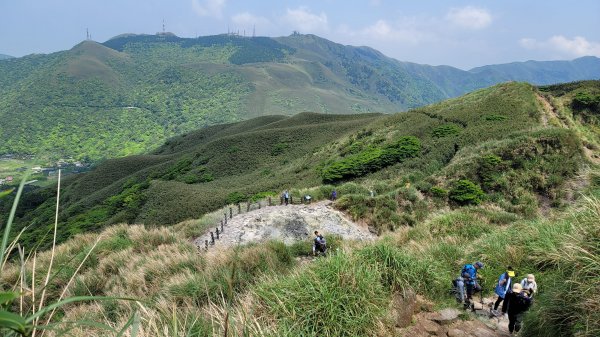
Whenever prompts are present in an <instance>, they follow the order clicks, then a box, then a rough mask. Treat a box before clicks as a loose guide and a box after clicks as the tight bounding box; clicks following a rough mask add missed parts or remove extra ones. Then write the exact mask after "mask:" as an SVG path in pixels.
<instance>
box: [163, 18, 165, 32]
mask: <svg viewBox="0 0 600 337" xmlns="http://www.w3.org/2000/svg"><path fill="white" fill-rule="evenodd" d="M164 33H165V19H163V34H164Z"/></svg>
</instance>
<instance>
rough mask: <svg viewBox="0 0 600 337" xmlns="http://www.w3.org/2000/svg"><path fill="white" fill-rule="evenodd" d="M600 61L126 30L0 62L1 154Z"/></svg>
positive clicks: (392, 107)
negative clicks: (496, 57)
mask: <svg viewBox="0 0 600 337" xmlns="http://www.w3.org/2000/svg"><path fill="white" fill-rule="evenodd" d="M599 64H600V60H598V59H597V58H593V57H592V58H584V59H578V60H575V61H571V62H556V63H553V62H545V63H540V64H539V65H538V63H534V64H531V63H526V64H515V65H511V66H507V65H505V66H502V67H499V68H493V66H491V67H492V68H490V69H494V70H493V71H492V70H489V69H487V68H486V69H475V70H472V71H469V72H466V71H462V70H459V69H456V68H452V67H447V66H439V67H432V66H426V65H419V64H414V63H407V62H399V61H397V60H394V59H391V58H388V57H385V56H384V55H383V54H381V53H379V52H377V51H375V50H373V49H371V48H368V47H352V46H343V45H340V44H336V43H333V42H331V41H328V40H325V39H322V38H319V37H317V36H314V35H292V36H289V37H280V38H266V37H256V38H242V37H235V36H227V35H217V36H206V37H199V38H196V39H192V38H179V37H177V36H174V35H121V36H117V37H115V38H113V39H110V40H108V41H106V42H104V43H103V44H99V43H96V42H92V41H84V42H82V43H80V44H78V45H77V46H75V47H74V48H72V49H71V50H68V51H62V52H57V53H53V54H49V55H29V56H25V57H21V58H15V59H9V60H5V62H2V63H0V74H2V75H0V118H2V120H3V121H5V122H4V123H2V126H0V138H1V139H2V140H3V142H2V144H0V153H34V154H37V155H41V156H47V157H52V158H57V157H69V156H72V157H75V158H79V159H87V160H98V159H101V158H114V157H121V156H125V155H129V154H139V153H143V152H145V151H148V150H150V149H152V148H154V147H156V146H158V145H159V144H160V143H162V142H163V141H164V140H166V139H167V138H169V137H172V136H174V135H177V134H181V133H184V132H187V131H190V130H195V129H197V128H200V127H204V126H208V125H214V124H219V123H227V122H234V121H240V120H245V119H249V118H253V117H258V116H263V115H281V114H283V115H292V114H295V113H298V112H303V111H313V112H320V113H338V114H339V113H361V112H384V113H387V112H397V111H404V110H406V109H409V108H413V107H418V106H423V105H425V104H429V103H433V102H437V101H441V100H442V99H445V98H449V97H455V96H458V95H461V94H464V93H466V92H468V91H471V90H474V89H476V88H482V87H486V86H489V85H492V84H495V83H498V82H502V81H507V80H528V81H531V82H533V83H536V84H547V83H553V82H566V81H573V80H579V79H588V78H597V77H598V74H600V71H599V70H598V69H599ZM507 67H508V69H507ZM523 67H525V68H526V69H528V71H527V72H523V71H521V70H514V69H521V68H523ZM582 67H583V68H584V69H582ZM551 69H558V70H556V71H554V72H552V71H550V70H551ZM521 72H523V73H526V76H525V77H526V78H522V77H519V73H521ZM490 73H492V75H490ZM594 74H596V76H594ZM542 75H543V76H542ZM536 79H540V80H539V81H536Z"/></svg>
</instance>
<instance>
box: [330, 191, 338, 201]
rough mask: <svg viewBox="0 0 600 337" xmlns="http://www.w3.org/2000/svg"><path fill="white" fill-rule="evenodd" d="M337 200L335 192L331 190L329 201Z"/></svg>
mask: <svg viewBox="0 0 600 337" xmlns="http://www.w3.org/2000/svg"><path fill="white" fill-rule="evenodd" d="M336 200H337V191H336V190H333V191H332V192H331V201H336Z"/></svg>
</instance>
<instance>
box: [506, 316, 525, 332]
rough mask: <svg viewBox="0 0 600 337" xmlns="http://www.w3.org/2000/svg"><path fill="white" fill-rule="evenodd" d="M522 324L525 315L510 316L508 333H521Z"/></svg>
mask: <svg viewBox="0 0 600 337" xmlns="http://www.w3.org/2000/svg"><path fill="white" fill-rule="evenodd" d="M521 323H523V313H520V314H517V315H508V331H509V332H510V333H512V332H513V331H514V332H519V330H521Z"/></svg>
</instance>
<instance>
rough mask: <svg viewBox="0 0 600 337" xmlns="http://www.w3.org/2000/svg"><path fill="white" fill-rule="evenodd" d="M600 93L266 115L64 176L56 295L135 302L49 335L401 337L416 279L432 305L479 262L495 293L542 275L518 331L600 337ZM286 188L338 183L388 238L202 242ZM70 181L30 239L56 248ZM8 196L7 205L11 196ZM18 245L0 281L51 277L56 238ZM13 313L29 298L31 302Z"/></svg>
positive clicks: (92, 305) (506, 94) (23, 220)
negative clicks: (232, 208) (320, 250)
mask: <svg viewBox="0 0 600 337" xmlns="http://www.w3.org/2000/svg"><path fill="white" fill-rule="evenodd" d="M599 92H600V82H598V81H590V82H580V83H570V84H562V85H556V86H547V87H539V88H538V87H534V86H532V85H529V84H526V83H505V84H501V85H497V86H494V87H492V88H488V89H482V90H478V91H475V92H472V93H469V94H467V95H465V96H462V97H460V98H456V99H451V100H447V101H443V102H440V103H437V104H434V105H430V106H427V107H422V108H417V109H413V110H410V111H408V112H406V113H398V114H395V115H391V116H388V115H373V114H367V115H323V114H313V113H302V114H298V115H296V116H293V117H284V116H268V117H260V118H256V119H252V120H249V121H245V122H240V123H233V124H223V125H216V126H212V127H208V128H204V129H201V130H198V131H195V132H191V133H188V134H184V135H181V136H178V137H175V138H172V139H170V140H169V141H168V142H166V143H165V144H164V145H163V146H161V147H159V148H158V149H156V150H155V151H154V152H152V153H150V154H147V155H144V156H134V157H126V158H120V159H114V160H110V161H107V162H106V163H104V164H102V165H99V166H98V167H97V168H96V169H95V170H94V171H92V172H90V173H86V174H82V175H80V176H76V177H74V178H71V179H68V180H67V181H65V182H64V186H63V188H62V189H61V205H62V206H61V208H60V212H59V221H60V224H59V226H58V232H57V239H58V241H59V242H64V243H63V244H62V245H60V246H59V247H58V249H57V251H56V252H55V257H54V259H55V260H56V261H55V262H54V263H55V266H56V267H55V268H56V271H55V276H54V277H53V280H52V281H53V282H52V286H51V287H49V288H48V297H49V303H51V302H52V301H55V300H57V299H58V298H59V297H60V294H61V293H63V292H64V293H65V295H67V296H86V295H90V294H91V295H103V296H108V297H110V298H122V297H134V298H135V299H137V300H139V302H137V303H136V302H132V301H130V300H99V301H92V302H78V303H74V304H71V305H69V306H66V307H62V308H61V309H60V310H59V314H58V315H57V318H56V322H57V323H58V322H60V323H59V324H58V325H56V326H53V327H52V329H53V331H54V332H57V333H59V332H60V331H68V332H69V333H71V334H75V335H81V336H84V335H90V334H98V335H101V334H102V333H109V332H110V330H111V329H112V331H114V335H118V332H119V330H120V329H121V328H122V327H125V328H126V330H127V331H132V330H133V329H134V328H133V327H132V326H135V329H139V331H140V334H141V335H142V336H156V335H159V336H170V335H175V334H179V335H191V336H211V335H225V334H228V335H233V336H248V335H252V336H314V335H319V334H321V335H329V336H397V335H399V334H401V331H400V330H398V329H397V328H396V327H395V317H394V316H393V315H394V310H393V309H394V305H395V304H394V303H396V299H397V298H398V297H400V298H402V296H404V295H406V294H408V293H411V292H414V293H416V294H418V295H420V296H423V297H424V298H426V299H428V300H430V301H433V302H434V306H435V307H436V308H442V307H448V306H450V307H452V306H455V304H454V303H453V301H454V300H453V298H452V297H451V296H450V295H449V294H448V288H449V286H450V280H451V279H452V278H453V277H455V276H456V274H457V273H458V270H459V269H460V267H461V265H463V264H464V263H468V262H472V261H474V260H481V261H483V262H484V263H485V264H486V268H485V269H484V270H483V271H482V273H483V275H484V277H485V280H484V281H483V282H484V286H485V288H484V289H485V292H486V295H487V294H491V290H492V288H493V287H492V284H493V282H494V281H495V279H496V277H497V276H498V275H499V274H500V273H501V272H503V271H504V270H505V268H506V266H507V265H511V266H513V267H514V268H515V269H516V270H517V272H518V275H517V277H519V278H520V277H524V275H525V274H527V273H534V274H536V280H537V281H538V283H539V285H540V292H539V294H538V295H536V304H535V305H534V307H533V309H532V311H531V312H530V313H529V314H528V315H527V316H526V318H525V330H524V331H522V335H524V336H540V335H543V336H552V337H554V336H557V337H558V336H586V337H587V336H590V337H591V336H596V335H597V334H598V333H599V332H600V326H599V325H598V322H600V317H598V312H600V310H599V309H600V307H599V303H600V302H599V301H600V284H599V282H598V277H597V275H598V273H599V270H600V261H599V260H598V256H600V251H599V250H598V240H599V232H598V226H597V219H598V217H599V216H600V206H599V205H600V202H599V198H600V172H599V171H598V166H596V164H595V161H596V158H598V157H597V156H598V150H599V149H600V147H598V143H597V138H595V137H597V133H596V130H597V129H596V128H597V125H598V124H597V120H596V119H595V118H596V117H597V110H596V96H597V95H598V93H599ZM288 188H289V189H290V190H291V192H292V195H293V196H294V198H299V197H300V196H301V195H305V194H310V195H312V196H313V197H314V199H316V200H320V199H324V198H327V197H328V196H329V195H330V193H331V191H332V189H334V188H335V189H336V190H337V192H338V195H339V199H338V200H337V201H336V202H335V203H334V206H335V207H336V208H338V209H340V210H343V211H344V212H346V213H347V214H348V215H349V216H351V217H352V218H354V219H355V220H356V221H358V222H360V223H364V224H366V225H368V226H370V228H371V229H372V230H373V231H377V232H379V233H380V234H381V238H380V239H379V240H378V241H376V242H374V243H362V244H361V243H356V242H340V241H339V240H338V239H337V238H331V239H333V241H334V245H335V247H336V248H337V250H336V251H335V252H332V254H331V257H329V258H327V259H318V260H317V261H314V262H312V263H311V264H310V265H307V264H300V263H298V260H297V259H296V258H297V257H303V256H304V255H306V254H308V253H309V252H310V242H298V243H297V244H294V245H291V246H286V245H284V244H283V243H281V242H262V243H261V244H259V245H249V246H242V247H238V248H236V249H232V250H227V251H219V250H210V251H209V253H206V254H204V253H200V255H198V250H197V248H196V247H195V246H194V244H193V243H192V239H193V238H194V237H196V236H198V235H200V234H201V233H204V231H206V230H207V229H208V228H210V227H212V226H214V225H215V221H216V220H215V219H218V218H219V217H220V216H222V214H223V211H224V210H223V209H221V207H227V204H235V203H237V202H240V201H246V200H256V199H260V198H264V197H265V196H268V195H277V194H278V193H280V192H281V191H282V190H284V189H288ZM55 193H56V189H54V190H53V189H44V190H39V191H37V192H35V193H29V194H27V195H25V196H24V197H23V198H22V200H21V204H20V207H19V212H18V214H17V215H18V219H17V222H16V226H15V228H14V229H13V232H15V233H17V232H18V231H19V230H20V229H21V228H24V227H25V226H27V225H29V227H28V228H26V229H25V231H24V232H23V234H21V236H20V238H19V242H21V244H22V245H23V246H24V247H25V249H26V251H27V252H31V251H32V250H33V249H40V248H41V249H42V250H43V249H44V248H46V247H48V246H49V242H50V241H49V240H45V239H44V238H43V236H44V234H45V233H47V232H50V233H51V230H52V226H51V225H50V224H52V222H53V215H54V208H53V207H54V205H55V203H56V199H55ZM0 201H2V207H3V211H2V213H1V214H6V213H7V212H4V210H8V205H9V204H10V202H11V197H10V196H8V197H4V198H2V199H0ZM210 211H215V212H214V213H212V214H211V213H209V212H210ZM202 215H203V216H202ZM182 220H186V221H183V222H182ZM2 221H5V220H4V219H2ZM125 222H128V223H130V225H127V224H125ZM135 223H144V224H145V225H135ZM110 225H112V226H110ZM107 226H109V227H108V228H104V227H107ZM91 231H98V232H99V233H93V232H91ZM73 235H75V237H74V238H71V236H73ZM49 236H50V235H48V237H49ZM23 254H24V255H23V256H27V255H26V254H25V253H23ZM17 256H18V254H16V252H13V260H12V262H11V263H9V264H8V265H7V266H6V267H5V269H3V271H2V277H0V289H3V290H5V289H18V287H19V284H20V282H21V280H25V281H23V282H25V284H30V283H27V282H31V278H30V277H29V276H28V275H33V273H34V272H33V271H34V270H35V274H36V275H43V273H44V268H45V267H46V266H47V265H48V264H49V261H50V259H51V253H50V252H39V253H38V254H37V255H35V259H34V261H36V262H35V263H34V262H33V261H32V259H31V258H29V259H28V260H27V261H24V262H22V263H19V262H18V259H17ZM59 266H60V267H59ZM23 273H25V274H23ZM71 278H72V280H71ZM28 280H29V281H28ZM36 280H37V281H36V282H38V283H37V284H36V286H35V289H39V288H40V287H41V284H40V282H42V280H39V277H38V278H36ZM28 289H33V288H32V287H31V286H29V288H28ZM31 293H33V294H35V291H33V290H32V292H31ZM25 294H27V295H23V297H22V298H23V308H24V309H23V310H25V312H27V310H29V309H28V308H30V307H31V296H30V295H29V294H30V293H29V292H26V293H25ZM38 296H39V294H38ZM315 298H318V299H319V301H315ZM12 308H13V310H14V311H17V310H20V309H19V308H20V304H19V302H18V301H14V302H13V303H12ZM463 319H471V317H470V316H469V315H468V314H465V315H464V317H463ZM136 320H137V321H138V322H140V323H133V322H135V321H136ZM68 322H101V323H102V324H103V325H100V324H95V325H92V326H86V325H82V324H77V325H75V326H73V325H71V324H70V323H68ZM106 331H109V332H106Z"/></svg>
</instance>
